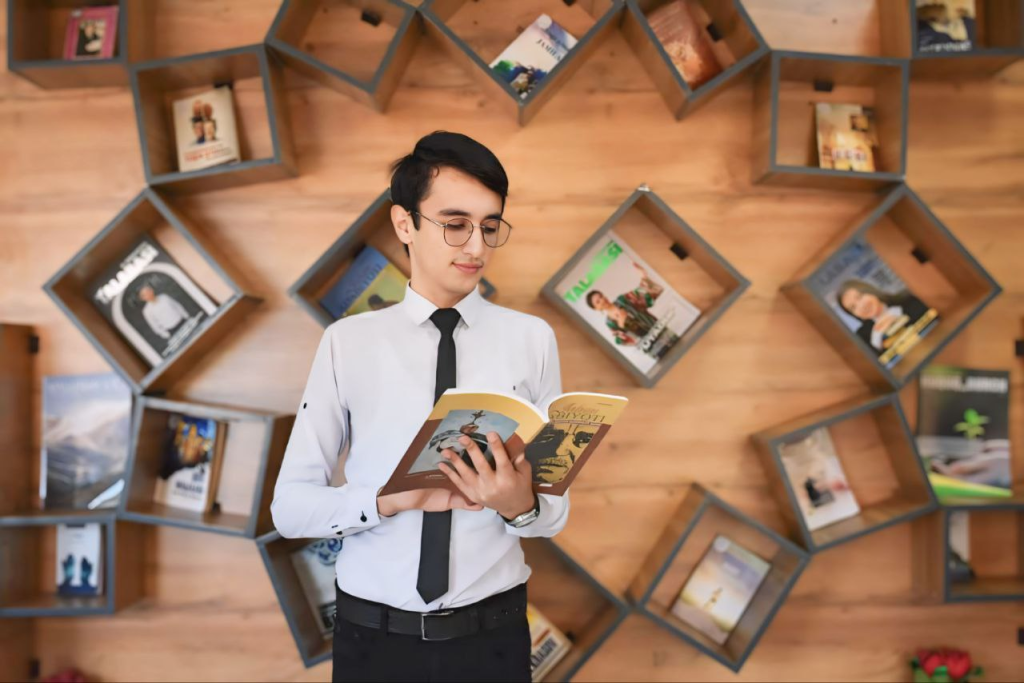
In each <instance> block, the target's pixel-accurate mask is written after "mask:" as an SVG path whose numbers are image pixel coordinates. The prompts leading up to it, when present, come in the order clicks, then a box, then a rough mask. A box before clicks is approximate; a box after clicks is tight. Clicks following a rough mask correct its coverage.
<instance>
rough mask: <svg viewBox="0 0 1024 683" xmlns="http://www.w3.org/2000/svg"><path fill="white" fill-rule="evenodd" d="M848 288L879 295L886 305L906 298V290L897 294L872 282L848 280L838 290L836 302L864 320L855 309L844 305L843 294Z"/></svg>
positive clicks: (851, 314)
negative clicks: (886, 290)
mask: <svg viewBox="0 0 1024 683" xmlns="http://www.w3.org/2000/svg"><path fill="white" fill-rule="evenodd" d="M848 289H855V290H857V291H858V292H860V293H861V294H871V295H873V296H876V297H878V300H879V301H881V302H882V303H883V304H885V305H886V306H892V305H893V304H897V303H899V302H900V301H901V300H902V299H903V298H904V292H897V293H895V294H891V293H889V292H883V291H882V290H881V289H879V288H878V287H876V286H874V285H873V284H871V283H870V282H865V281H864V280H847V281H846V282H844V283H843V285H842V286H841V287H840V288H839V289H837V290H836V303H837V304H839V308H841V309H843V311H845V312H846V313H847V314H849V315H850V317H852V318H855V319H857V320H860V321H862V322H863V321H864V319H863V318H860V317H858V316H857V315H855V314H854V312H853V311H851V310H850V309H848V308H847V307H846V306H845V305H843V294H846V291H847V290H848Z"/></svg>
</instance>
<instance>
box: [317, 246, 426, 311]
mask: <svg viewBox="0 0 1024 683" xmlns="http://www.w3.org/2000/svg"><path fill="white" fill-rule="evenodd" d="M406 282H408V278H406V277H405V275H403V274H402V271H400V270H398V268H396V267H395V266H394V264H392V263H391V262H390V261H388V259H387V257H386V256H384V254H382V253H380V252H379V251H377V250H376V249H374V248H373V247H371V246H369V245H367V246H365V247H363V250H362V251H360V252H359V254H358V256H356V258H355V260H354V261H352V265H351V266H349V268H348V270H346V271H345V274H344V275H342V276H341V278H340V279H339V280H338V281H337V282H336V283H335V284H334V286H333V287H331V289H330V291H329V292H327V294H326V295H324V297H323V298H322V299H320V305H321V306H323V307H324V308H325V309H326V310H327V312H328V313H330V314H331V317H333V318H334V319H335V320H338V319H339V318H344V317H345V316H349V315H355V314H357V313H364V312H366V311H372V310H379V309H381V308H387V307H388V306H392V305H394V304H396V303H398V302H399V301H401V300H402V299H403V298H404V297H405V285H406Z"/></svg>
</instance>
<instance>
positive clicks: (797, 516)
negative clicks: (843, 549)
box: [751, 394, 938, 553]
mask: <svg viewBox="0 0 1024 683" xmlns="http://www.w3.org/2000/svg"><path fill="white" fill-rule="evenodd" d="M818 429H827V430H828V434H829V436H830V437H831V440H832V443H833V444H834V445H835V450H836V456H837V457H838V459H839V462H840V463H841V465H842V468H843V472H844V473H845V474H846V477H847V480H848V485H849V487H850V490H851V491H852V492H853V495H854V497H855V498H856V499H857V503H858V505H859V506H860V513H859V514H857V515H855V516H853V517H849V518H847V519H844V520H842V521H839V522H836V523H834V524H830V525H828V526H824V527H821V528H819V529H815V530H813V531H812V530H810V529H809V528H808V524H807V521H806V520H805V519H804V515H803V514H802V513H801V499H802V498H806V495H807V494H806V493H805V492H804V491H802V490H800V491H798V490H797V489H796V488H795V487H794V484H793V482H791V481H790V478H789V477H788V476H787V474H786V469H785V466H784V465H783V454H784V450H785V446H786V445H787V444H793V443H798V442H800V441H802V440H803V439H806V438H807V437H808V436H810V435H811V434H812V433H813V432H815V431H816V430H818ZM751 439H752V440H753V442H754V444H755V446H756V447H757V450H758V453H759V454H760V455H761V458H762V462H763V463H764V466H765V470H766V471H767V472H768V479H769V481H770V482H771V488H772V490H773V491H774V493H775V495H776V498H777V499H778V502H779V507H780V509H781V510H782V513H783V518H784V519H785V521H786V524H787V526H788V527H789V537H790V539H791V540H793V541H795V542H797V543H799V544H800V545H802V546H803V547H804V548H806V549H807V550H808V551H810V552H811V553H815V552H819V551H821V550H825V549H827V548H831V547H832V546H836V545H839V544H841V543H846V542H847V541H852V540H854V539H856V538H859V537H861V536H864V535H866V534H870V533H872V532H874V531H879V530H881V529H884V528H886V527H889V526H892V525H894V524H899V523H901V522H906V521H910V520H912V519H915V518H918V517H921V516H922V515H926V514H928V513H930V512H933V511H934V510H936V509H937V508H938V501H937V500H936V499H935V494H934V493H933V492H932V487H931V484H929V483H928V475H927V473H926V472H925V469H924V466H923V464H922V462H921V458H920V456H919V455H918V452H917V445H916V443H915V440H914V435H913V434H912V433H911V431H910V427H909V426H908V425H907V420H906V417H905V416H904V415H903V410H902V409H901V408H900V403H899V398H898V397H897V395H896V394H887V395H884V396H871V397H867V398H855V399H852V400H850V401H846V402H843V403H840V404H837V405H834V406H830V407H828V408H825V409H823V410H820V411H817V412H815V413H812V414H810V415H806V416H804V417H801V418H798V419H796V420H792V421H790V422H787V423H786V424H783V425H780V426H778V427H773V428H771V429H767V430H764V431H762V432H758V433H757V434H754V435H752V437H751Z"/></svg>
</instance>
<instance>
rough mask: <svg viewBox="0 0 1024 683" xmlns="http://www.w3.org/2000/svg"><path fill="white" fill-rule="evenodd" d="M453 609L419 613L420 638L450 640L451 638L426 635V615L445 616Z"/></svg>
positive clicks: (452, 611)
mask: <svg viewBox="0 0 1024 683" xmlns="http://www.w3.org/2000/svg"><path fill="white" fill-rule="evenodd" d="M454 612H455V610H450V609H446V610H444V611H441V612H426V613H422V614H420V638H421V639H423V640H451V638H450V637H449V638H429V637H427V617H446V616H448V615H449V614H452V613H454Z"/></svg>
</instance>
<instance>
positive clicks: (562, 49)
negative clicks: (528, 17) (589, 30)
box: [490, 14, 576, 99]
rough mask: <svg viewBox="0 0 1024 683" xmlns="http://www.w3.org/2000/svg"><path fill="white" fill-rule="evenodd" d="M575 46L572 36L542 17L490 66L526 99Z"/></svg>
mask: <svg viewBox="0 0 1024 683" xmlns="http://www.w3.org/2000/svg"><path fill="white" fill-rule="evenodd" d="M575 45H576V38H575V37H574V36H573V35H572V34H570V33H569V32H568V31H566V30H565V29H564V28H562V26H560V25H559V24H558V22H557V21H555V20H553V19H552V18H551V17H549V16H548V15H547V14H542V15H540V16H539V17H537V18H536V19H535V20H534V21H533V23H532V24H530V25H529V26H527V27H526V30H524V31H523V32H522V33H520V34H519V35H518V36H516V39H515V40H513V41H512V42H511V43H509V45H508V47H506V48H505V49H504V51H502V53H501V54H500V55H498V57H497V59H495V60H494V61H493V62H491V64H490V66H491V68H492V69H494V72H495V73H496V74H498V76H500V77H501V78H503V79H504V80H505V81H507V82H508V84H509V85H511V86H512V89H513V90H515V91H516V92H517V93H519V97H520V98H523V99H525V98H526V97H527V96H528V95H529V94H530V92H531V91H532V90H533V89H534V88H535V87H537V84H538V83H540V82H541V81H542V80H544V77H545V76H547V75H548V74H549V73H550V72H551V70H552V69H554V68H555V66H557V65H558V63H559V62H560V61H562V58H564V57H565V56H566V55H567V54H569V50H571V49H572V48H573V47H574V46H575Z"/></svg>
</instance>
